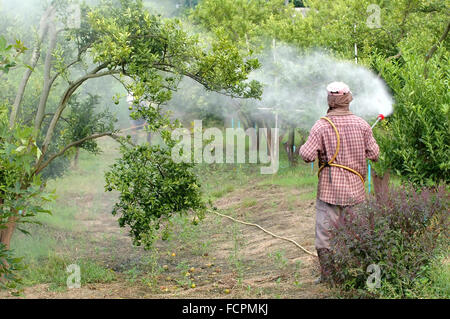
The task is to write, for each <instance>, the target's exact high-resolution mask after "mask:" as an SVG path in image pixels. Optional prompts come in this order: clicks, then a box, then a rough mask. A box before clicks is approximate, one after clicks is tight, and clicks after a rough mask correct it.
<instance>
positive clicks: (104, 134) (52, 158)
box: [34, 132, 114, 175]
mask: <svg viewBox="0 0 450 319" xmlns="http://www.w3.org/2000/svg"><path fill="white" fill-rule="evenodd" d="M107 135H108V136H112V135H114V133H113V132H105V133H97V134H93V135H90V136H86V137H85V138H82V139H81V140H78V141H75V142H72V143H70V144H69V145H67V146H66V147H64V148H63V149H62V150H61V151H59V152H58V153H56V154H53V155H52V156H50V158H49V159H48V160H47V161H45V162H44V163H43V164H42V165H40V166H39V167H38V168H36V170H35V171H34V174H35V175H36V174H39V173H40V172H41V171H42V170H43V169H44V168H46V167H47V166H48V165H49V164H50V163H51V162H52V161H53V160H54V159H55V158H57V157H59V156H61V155H63V154H64V153H65V152H66V151H67V150H68V149H69V148H71V147H74V146H77V145H80V144H82V143H84V142H86V141H89V140H93V139H96V138H100V137H103V136H107Z"/></svg>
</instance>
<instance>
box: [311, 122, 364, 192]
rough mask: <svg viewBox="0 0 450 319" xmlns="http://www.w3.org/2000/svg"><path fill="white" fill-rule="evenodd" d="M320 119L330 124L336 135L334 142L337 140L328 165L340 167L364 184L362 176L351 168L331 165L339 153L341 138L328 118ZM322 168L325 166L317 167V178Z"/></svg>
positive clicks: (335, 165)
mask: <svg viewBox="0 0 450 319" xmlns="http://www.w3.org/2000/svg"><path fill="white" fill-rule="evenodd" d="M321 119H324V120H327V121H328V123H330V124H331V126H332V127H333V129H334V132H335V133H336V140H337V143H336V152H335V153H334V155H333V157H332V158H331V159H330V160H329V161H328V165H330V166H334V167H340V168H343V169H346V170H347V171H350V172H352V173H354V174H356V175H358V176H359V178H360V179H361V181H362V183H363V184H365V183H364V178H363V177H362V175H361V174H360V173H358V172H357V171H355V170H354V169H352V168H350V167H347V166H344V165H339V164H333V162H334V160H335V159H336V156H337V155H338V153H339V147H340V145H341V138H340V136H339V132H338V130H337V128H336V125H334V123H333V122H332V121H331V120H330V119H329V118H328V117H325V116H324V117H321ZM324 167H325V164H322V166H320V167H319V171H318V172H317V176H319V175H320V172H321V171H322V169H323V168H324Z"/></svg>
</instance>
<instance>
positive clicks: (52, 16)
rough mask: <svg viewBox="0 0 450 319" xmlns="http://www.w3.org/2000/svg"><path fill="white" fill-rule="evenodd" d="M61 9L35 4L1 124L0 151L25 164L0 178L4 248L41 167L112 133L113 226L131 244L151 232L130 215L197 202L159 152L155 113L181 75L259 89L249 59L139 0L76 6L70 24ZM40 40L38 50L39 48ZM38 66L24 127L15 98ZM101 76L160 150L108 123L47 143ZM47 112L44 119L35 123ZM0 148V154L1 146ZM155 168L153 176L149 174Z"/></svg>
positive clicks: (149, 219)
mask: <svg viewBox="0 0 450 319" xmlns="http://www.w3.org/2000/svg"><path fill="white" fill-rule="evenodd" d="M66 8H67V3H66V2H64V1H53V2H51V3H50V5H49V6H48V8H47V9H46V10H45V12H44V14H43V16H42V19H41V22H40V25H39V28H38V32H37V34H36V41H35V44H34V47H33V48H32V49H31V51H32V52H31V56H30V60H29V61H28V63H27V64H28V67H27V68H26V69H25V72H24V74H23V77H22V80H21V81H20V83H19V85H18V87H17V94H16V97H15V99H14V101H13V102H12V103H11V104H12V105H11V107H10V115H9V123H8V125H7V127H8V128H7V130H6V129H5V130H6V131H5V132H6V133H5V134H6V135H5V139H4V140H3V139H2V143H3V141H5V142H4V143H5V144H3V145H4V146H5V145H9V146H8V148H7V150H8V151H9V152H10V153H11V149H12V148H14V145H17V144H20V143H22V144H23V145H22V144H20V145H19V146H15V148H14V149H15V151H14V152H12V154H15V152H19V151H18V150H20V152H25V154H26V155H27V157H26V161H27V165H25V166H24V167H26V169H23V170H19V171H18V172H16V171H15V168H11V171H14V172H15V173H14V174H12V173H11V174H10V177H9V178H10V180H9V182H8V183H9V184H8V185H6V184H4V185H2V190H4V192H3V193H1V196H2V198H1V200H2V202H1V209H2V210H1V212H2V216H1V217H2V219H1V223H2V225H6V226H7V228H6V229H2V230H0V240H1V242H2V244H4V245H6V247H9V241H10V236H5V234H6V233H8V234H10V233H12V231H13V230H14V228H15V227H16V224H17V223H19V222H20V221H21V219H22V218H23V214H25V215H26V214H31V212H32V211H33V209H32V208H33V207H31V208H30V207H29V206H26V207H25V206H23V201H22V198H23V195H22V194H23V193H24V192H31V191H35V190H36V187H37V189H38V190H39V189H41V183H40V175H41V173H42V172H43V170H44V169H45V168H46V167H48V166H49V165H50V164H51V163H52V162H53V161H54V160H55V159H57V158H59V157H61V156H63V155H64V154H65V153H66V152H67V151H68V150H69V149H72V148H74V147H82V146H86V145H89V144H88V143H89V141H92V140H95V139H97V138H100V137H102V136H112V137H114V138H116V139H118V140H119V141H120V142H121V143H122V159H121V160H119V162H118V163H117V164H116V166H114V167H113V168H112V170H111V172H110V174H109V175H107V179H108V185H107V190H112V189H113V188H117V189H118V190H119V192H121V198H120V202H119V203H118V204H117V207H116V209H115V212H117V213H121V214H123V216H122V217H121V218H120V219H119V221H120V224H121V225H126V224H127V225H130V226H132V235H133V236H134V238H135V242H136V243H140V242H141V241H142V240H144V239H145V243H147V242H149V241H150V239H149V240H146V239H147V238H150V237H151V236H150V235H149V232H150V231H151V230H148V229H147V228H146V227H138V223H137V221H138V220H139V223H141V224H143V225H144V226H147V225H150V224H152V223H153V222H154V221H155V220H156V221H157V220H158V219H159V218H161V217H170V215H171V214H172V213H176V212H182V211H187V210H189V209H191V208H194V209H195V208H202V207H204V204H203V203H201V202H200V188H199V185H198V183H197V182H196V178H195V176H194V174H193V173H192V172H191V171H190V170H189V167H184V166H183V165H184V164H183V165H178V164H175V163H173V162H172V161H171V159H169V158H168V157H167V154H168V153H167V152H168V148H169V147H170V145H171V143H173V141H171V140H170V134H168V131H167V129H169V128H171V127H175V126H174V125H176V124H172V123H171V122H170V121H169V119H168V117H167V116H166V115H165V113H164V110H163V108H164V105H165V103H166V102H167V101H169V100H170V98H171V94H172V92H173V91H175V90H176V89H177V86H178V83H179V81H180V80H181V79H182V78H183V77H189V78H191V79H193V80H194V81H196V82H198V83H200V84H201V85H203V86H204V87H205V88H206V89H207V90H210V91H216V92H220V93H222V94H225V95H229V96H233V97H242V98H250V97H258V96H259V95H260V94H261V88H260V85H259V83H257V82H255V81H247V75H248V73H249V72H251V71H252V70H253V69H255V68H256V67H258V62H257V60H255V59H250V58H248V57H246V56H245V55H243V54H241V52H239V50H238V49H237V48H236V46H235V45H234V44H233V42H232V41H230V40H229V39H227V38H218V39H216V40H215V41H213V42H212V43H208V42H205V41H202V39H201V38H200V37H199V36H198V35H191V34H188V33H187V32H185V31H184V30H183V25H182V24H181V22H180V21H178V20H176V19H162V18H161V17H159V16H158V15H156V14H154V13H152V12H148V11H147V10H146V9H145V8H144V7H143V4H142V1H139V0H136V1H133V0H120V1H114V0H109V1H102V2H101V3H100V4H99V5H98V6H97V7H93V8H90V7H88V6H86V5H83V6H82V7H81V21H80V24H79V25H78V26H75V27H74V26H69V25H67V24H65V23H64V22H65V21H66V19H67V17H66V15H65V12H67V10H66ZM45 42H46V43H47V45H46V52H43V51H44V50H43V49H44V46H43V43H45ZM18 46H19V47H20V45H18ZM41 56H42V57H43V61H42V62H41ZM39 66H42V67H43V69H44V72H43V75H42V76H43V79H42V80H43V87H42V89H41V94H40V97H39V103H38V105H37V107H36V109H35V110H33V112H31V113H32V114H34V118H33V120H32V125H31V127H30V126H26V125H23V122H24V121H23V120H24V119H23V117H22V115H21V114H23V113H25V112H21V108H22V107H23V104H22V101H23V98H24V94H25V89H26V87H27V84H28V83H29V79H30V77H32V75H33V73H34V71H35V70H36V68H37V67H39ZM4 67H8V65H7V64H5V65H4ZM101 77H109V78H110V79H111V81H116V80H118V81H120V82H121V83H122V84H123V85H124V87H125V88H126V89H127V90H128V91H129V92H132V93H133V96H134V109H133V112H132V114H131V116H132V117H133V118H135V119H137V118H144V119H145V120H146V121H147V122H148V123H149V129H150V130H162V132H161V135H162V136H163V137H164V138H165V142H166V147H165V148H164V147H161V148H160V149H156V148H151V147H150V146H148V145H147V146H136V145H132V144H131V143H130V141H127V140H126V139H123V138H120V137H118V136H116V133H117V130H114V129H112V127H111V126H109V125H97V126H93V127H92V129H91V130H90V131H89V134H85V133H86V132H83V134H82V135H80V134H78V133H76V132H75V131H73V133H74V134H72V135H71V136H70V138H69V139H67V140H66V144H65V145H61V146H59V147H58V148H57V149H55V147H52V145H53V143H54V142H53V141H54V137H55V133H56V132H58V127H60V126H61V125H65V124H64V123H65V121H64V120H63V119H64V118H65V114H66V113H67V112H68V111H69V110H70V101H73V100H72V99H73V98H74V94H76V93H77V91H78V90H79V89H80V87H81V86H82V85H83V84H84V83H86V82H87V81H89V80H91V79H95V78H101ZM57 84H58V86H62V87H63V89H62V90H61V92H62V93H61V94H60V95H59V99H58V102H57V103H56V105H55V106H54V107H53V109H52V110H51V112H48V107H49V103H48V101H49V97H51V93H53V90H52V89H53V88H55V86H56V85H57ZM142 101H146V102H147V103H141V102H142ZM47 118H48V120H49V121H48V122H46V121H44V119H47ZM74 122H76V121H74ZM164 129H165V130H166V131H164ZM8 130H9V131H8ZM8 132H9V133H8ZM75 133H76V134H75ZM72 138H73V139H74V140H71V139H72ZM6 143H8V144H6ZM11 145H13V146H11ZM1 154H2V156H3V154H4V153H1ZM5 154H6V153H5ZM21 154H22V153H21ZM9 155H10V156H12V155H11V154H9ZM5 156H6V155H5ZM24 160H25V159H24ZM17 163H18V162H17ZM144 164H145V165H144ZM177 165H178V166H177ZM7 170H9V168H8V167H7ZM2 172H3V170H2ZM5 172H6V171H5ZM155 172H157V173H158V174H160V175H159V177H158V178H156V174H155ZM143 175H145V176H149V178H148V179H145V181H147V182H148V184H146V187H147V188H148V189H149V190H151V192H150V193H149V194H147V193H142V192H139V189H138V188H136V186H137V185H139V187H140V186H142V185H141V184H142V182H143V180H141V178H142V176H143ZM116 177H118V178H119V180H117V179H115V178H116ZM152 177H154V179H152ZM2 183H3V181H2ZM123 183H127V184H126V185H125V184H123ZM11 185H13V186H14V188H11ZM184 186H186V187H184ZM180 187H183V189H184V191H183V192H181V191H179V192H178V191H177V192H174V190H181V188H180ZM136 192H137V193H136ZM33 194H34V193H33ZM130 194H133V196H131V195H130ZM168 194H169V195H168ZM34 195H35V194H34ZM149 196H150V197H151V196H153V197H152V198H150V197H149ZM7 198H8V200H9V199H14V200H17V201H20V202H21V204H20V205H22V206H20V205H19V204H13V203H10V202H8V205H6V200H7ZM162 198H165V200H164V201H162V200H161V199H162ZM35 210H38V209H35ZM6 211H8V214H6V213H5V212H6ZM143 217H145V218H144V219H143ZM156 224H158V223H157V222H155V225H156ZM134 225H136V228H133V227H134ZM141 233H142V234H141Z"/></svg>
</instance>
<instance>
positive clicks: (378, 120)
mask: <svg viewBox="0 0 450 319" xmlns="http://www.w3.org/2000/svg"><path fill="white" fill-rule="evenodd" d="M382 120H384V115H383V114H378V116H377V120H376V121H375V123H373V125H372V129H373V128H374V127H375V125H377V123H378V122H380V121H382Z"/></svg>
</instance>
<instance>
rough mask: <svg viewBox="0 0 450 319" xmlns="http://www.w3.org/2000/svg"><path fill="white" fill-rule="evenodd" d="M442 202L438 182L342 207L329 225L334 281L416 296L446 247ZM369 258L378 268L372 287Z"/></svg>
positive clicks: (386, 293)
mask: <svg viewBox="0 0 450 319" xmlns="http://www.w3.org/2000/svg"><path fill="white" fill-rule="evenodd" d="M448 204H449V196H448V191H446V190H445V188H444V187H440V188H438V189H422V190H420V191H416V190H414V189H412V188H409V187H400V188H396V189H391V190H390V192H389V196H388V198H387V200H386V201H385V202H377V201H376V200H375V199H370V200H368V201H367V202H365V203H363V204H361V205H359V206H358V207H357V208H355V209H353V210H347V211H346V213H345V214H343V215H342V216H341V218H340V219H339V220H338V221H337V222H336V223H335V224H334V225H332V231H331V233H332V239H331V246H332V250H333V251H334V253H335V255H334V265H333V276H334V278H335V281H336V283H337V285H338V286H339V287H340V288H341V289H343V290H347V291H349V290H350V291H353V292H355V291H358V290H359V291H360V292H362V291H364V292H368V293H369V294H370V295H372V296H379V297H400V298H405V297H417V296H420V293H421V290H422V289H423V288H424V287H425V286H427V285H430V284H432V280H431V279H430V278H431V275H430V270H431V269H432V265H433V264H434V263H436V261H437V260H438V257H439V256H442V253H448V247H449V245H448V244H449V240H448V235H449V234H448V226H449V209H448V206H449V205H448ZM371 264H375V265H378V266H379V269H380V286H379V287H378V289H377V288H369V287H368V285H367V279H368V276H369V273H368V266H369V265H371ZM369 270H370V268H369Z"/></svg>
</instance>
